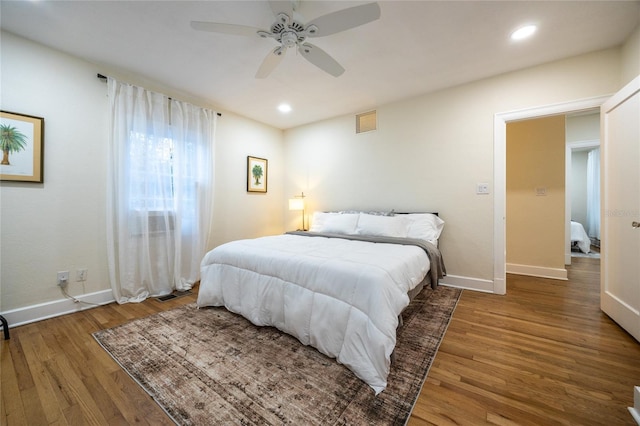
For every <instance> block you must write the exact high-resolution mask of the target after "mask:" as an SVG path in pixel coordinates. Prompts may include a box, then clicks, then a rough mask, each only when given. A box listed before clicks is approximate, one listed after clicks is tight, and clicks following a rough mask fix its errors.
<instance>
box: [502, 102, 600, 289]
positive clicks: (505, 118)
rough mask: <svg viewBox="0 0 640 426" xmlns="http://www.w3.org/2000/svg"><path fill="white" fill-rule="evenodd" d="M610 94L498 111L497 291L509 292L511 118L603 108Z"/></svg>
mask: <svg viewBox="0 0 640 426" xmlns="http://www.w3.org/2000/svg"><path fill="white" fill-rule="evenodd" d="M608 98H609V96H602V97H597V98H590V99H585V100H580V101H572V102H566V103H561V104H555V105H549V106H543V107H536V108H529V109H525V110H517V111H510V112H504V113H498V114H496V115H495V116H494V144H493V145H494V150H493V155H494V188H495V190H494V216H493V226H494V228H493V240H494V241H493V248H494V253H493V259H494V265H493V275H494V277H493V292H494V293H495V294H505V293H506V291H507V281H506V169H507V165H506V162H507V161H506V160H507V156H506V151H507V123H508V122H510V121H518V120H526V119H530V118H539V117H546V116H551V115H559V114H568V113H574V112H580V111H587V110H590V109H594V108H599V107H600V105H602V104H603V103H604V102H605V100H607V99H608Z"/></svg>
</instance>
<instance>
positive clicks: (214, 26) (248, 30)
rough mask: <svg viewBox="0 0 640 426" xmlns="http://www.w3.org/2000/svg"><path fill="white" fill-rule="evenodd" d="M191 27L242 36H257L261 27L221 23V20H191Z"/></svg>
mask: <svg viewBox="0 0 640 426" xmlns="http://www.w3.org/2000/svg"><path fill="white" fill-rule="evenodd" d="M191 28H193V29H194V30H198V31H209V32H212V33H222V34H232V35H241V36H255V35H256V34H257V32H258V31H260V29H259V28H253V27H247V26H244V25H234V24H221V23H219V22H202V21H191Z"/></svg>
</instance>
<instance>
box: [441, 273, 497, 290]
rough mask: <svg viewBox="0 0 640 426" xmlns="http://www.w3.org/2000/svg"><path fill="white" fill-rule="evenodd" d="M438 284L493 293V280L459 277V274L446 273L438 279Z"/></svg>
mask: <svg viewBox="0 0 640 426" xmlns="http://www.w3.org/2000/svg"><path fill="white" fill-rule="evenodd" d="M440 284H442V285H446V286H448V287H457V288H463V289H467V290H475V291H482V292H485V293H494V286H493V281H491V280H482V279H479V278H471V277H461V276H459V275H447V276H445V277H444V278H442V279H441V280H440Z"/></svg>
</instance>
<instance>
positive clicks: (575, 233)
mask: <svg viewBox="0 0 640 426" xmlns="http://www.w3.org/2000/svg"><path fill="white" fill-rule="evenodd" d="M574 247H577V248H578V249H579V250H580V251H581V252H583V253H589V252H590V251H591V240H590V239H589V235H588V234H587V232H586V231H585V230H584V226H582V224H581V223H580V222H575V221H573V220H572V221H571V248H574Z"/></svg>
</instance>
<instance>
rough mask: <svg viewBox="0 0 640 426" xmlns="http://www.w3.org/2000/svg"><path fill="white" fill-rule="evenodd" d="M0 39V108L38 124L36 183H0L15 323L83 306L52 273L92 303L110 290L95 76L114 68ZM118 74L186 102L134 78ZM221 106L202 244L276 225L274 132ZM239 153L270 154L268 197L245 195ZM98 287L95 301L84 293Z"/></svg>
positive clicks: (103, 121) (280, 202)
mask: <svg viewBox="0 0 640 426" xmlns="http://www.w3.org/2000/svg"><path fill="white" fill-rule="evenodd" d="M1 37H2V38H1V49H2V61H1V62H2V63H1V72H2V74H1V80H0V83H1V87H2V98H1V99H0V107H1V108H2V110H7V111H12V112H18V113H24V114H29V115H35V116H39V117H44V122H45V134H44V162H45V164H44V183H43V184H33V183H9V182H2V183H1V187H0V202H1V206H0V208H1V210H0V220H1V238H2V241H1V245H0V250H1V252H0V255H1V258H0V261H1V265H0V266H1V270H2V271H1V275H0V280H1V281H0V295H1V299H0V312H2V313H3V315H5V316H6V317H8V318H9V319H10V323H11V322H12V321H11V320H14V321H13V323H14V324H15V323H16V322H18V321H28V320H29V318H28V317H29V316H30V315H31V316H37V315H39V314H40V313H41V314H42V315H43V316H48V315H55V314H56V313H59V312H64V311H66V310H75V309H79V308H81V306H80V305H74V304H73V303H71V302H69V303H70V304H65V303H64V302H65V301H66V299H65V298H64V297H63V296H62V294H61V292H60V290H59V289H58V287H57V286H56V272H57V271H60V270H69V271H70V273H71V274H70V275H71V276H70V278H71V282H70V284H69V287H68V289H69V293H70V294H72V295H74V296H79V297H81V298H88V299H90V300H94V301H104V300H107V298H109V297H111V291H110V286H109V282H108V276H107V258H106V237H105V234H106V230H105V221H106V219H105V218H106V213H105V211H106V206H105V199H106V194H105V186H106V161H105V155H106V152H107V148H106V144H107V106H108V99H107V96H106V85H105V84H104V83H103V82H101V81H100V80H98V79H97V78H96V74H97V73H103V74H106V73H109V74H110V75H114V74H113V73H112V72H111V71H113V70H106V69H104V68H101V67H97V66H95V65H93V64H90V63H88V62H85V61H83V60H80V59H77V58H74V57H71V56H69V55H66V54H64V53H61V52H59V51H55V50H52V49H49V48H47V47H44V46H42V45H39V44H35V43H32V42H30V41H28V40H25V39H23V38H20V37H16V36H14V35H12V34H9V33H5V32H2V33H1ZM121 74H122V75H125V74H124V73H121ZM114 76H116V77H118V76H117V75H114ZM126 78H127V79H126V81H129V82H131V83H134V84H140V85H143V86H145V87H147V88H149V89H152V90H156V91H159V92H162V93H166V94H168V95H170V96H173V97H174V98H177V99H184V97H183V96H182V95H181V94H180V93H176V92H175V91H173V90H172V89H171V88H163V87H162V86H158V85H154V84H153V82H148V81H146V80H144V78H143V77H141V76H137V77H136V76H127V77H126ZM185 100H187V101H191V102H193V101H194V100H192V99H185ZM194 103H196V104H198V103H197V102H194ZM199 104H200V105H202V106H208V105H206V104H203V103H199ZM222 113H223V116H222V117H220V118H218V129H217V140H216V144H217V145H216V195H215V199H214V202H215V206H214V210H215V211H214V231H213V233H212V235H211V238H210V247H213V246H214V245H218V244H220V243H223V242H226V241H229V240H232V239H236V238H243V237H254V236H258V235H265V234H272V233H279V232H281V231H282V229H283V226H282V224H283V212H284V206H285V200H284V198H283V193H282V167H283V166H282V163H283V158H284V155H283V143H282V138H283V136H282V131H281V130H278V129H274V128H272V127H269V126H266V125H263V124H260V123H256V122H254V121H252V120H249V119H246V118H243V117H239V116H236V115H234V114H232V113H228V112H225V111H222ZM247 155H253V156H259V157H264V158H267V159H268V160H269V192H268V193H267V194H260V195H254V194H248V193H247V192H246V157H247ZM78 268H87V269H88V271H89V273H88V279H87V281H86V282H84V283H78V282H75V271H76V269H78ZM96 293H98V294H100V297H99V298H98V299H99V300H96V299H95V297H94V298H93V299H91V296H90V295H95V294H96Z"/></svg>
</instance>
